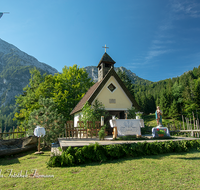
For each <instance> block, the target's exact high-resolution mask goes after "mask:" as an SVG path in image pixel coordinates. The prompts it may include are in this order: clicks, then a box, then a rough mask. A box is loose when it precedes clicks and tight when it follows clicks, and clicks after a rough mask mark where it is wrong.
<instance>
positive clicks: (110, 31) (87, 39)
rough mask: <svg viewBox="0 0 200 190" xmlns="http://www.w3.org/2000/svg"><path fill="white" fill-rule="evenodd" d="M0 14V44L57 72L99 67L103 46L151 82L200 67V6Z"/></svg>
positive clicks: (56, 0)
mask: <svg viewBox="0 0 200 190" xmlns="http://www.w3.org/2000/svg"><path fill="white" fill-rule="evenodd" d="M0 12H10V14H4V15H3V17H2V18H1V19H0V38H1V39H2V40H5V41H7V42H8V43H11V44H13V45H15V46H16V47H18V48H19V49H20V50H22V51H24V52H26V53H28V54H29V55H32V56H34V57H35V58H36V59H38V60H39V61H41V62H44V63H46V64H48V65H50V66H52V67H54V68H56V69H57V70H58V71H59V72H61V71H62V68H63V67H64V66H65V65H66V66H68V67H69V66H72V65H74V64H77V65H79V66H80V67H86V66H97V65H98V63H99V61H100V59H101V57H102V55H103V54H104V49H103V48H102V46H104V45H105V44H106V45H107V46H108V47H109V49H107V53H108V54H109V55H110V56H111V57H112V58H113V59H114V60H115V61H116V64H115V66H116V67H120V66H123V67H126V68H127V69H130V70H131V71H132V72H134V73H136V75H137V76H139V77H141V78H144V79H147V80H150V81H153V82H155V81H159V80H164V79H167V78H173V77H177V76H180V75H181V74H183V73H184V72H186V71H188V70H192V69H193V68H194V67H198V66H199V64H200V1H199V0H166V1H161V0H151V1H149V0H140V1H138V0H32V1H27V0H17V1H16V0H6V1H1V2H0Z"/></svg>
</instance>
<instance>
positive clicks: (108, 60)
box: [97, 52, 116, 67]
mask: <svg viewBox="0 0 200 190" xmlns="http://www.w3.org/2000/svg"><path fill="white" fill-rule="evenodd" d="M102 62H103V63H108V64H115V63H116V62H115V61H114V60H113V59H112V58H111V57H110V56H109V55H108V54H107V53H106V52H105V53H104V54H103V56H102V58H101V60H100V61H99V64H98V66H97V67H99V65H100V64H101V63H102Z"/></svg>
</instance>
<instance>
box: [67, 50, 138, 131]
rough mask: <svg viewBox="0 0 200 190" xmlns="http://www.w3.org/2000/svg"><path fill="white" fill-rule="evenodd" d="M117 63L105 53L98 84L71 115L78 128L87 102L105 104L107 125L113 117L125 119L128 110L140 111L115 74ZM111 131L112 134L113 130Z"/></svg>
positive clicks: (99, 67)
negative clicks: (132, 108) (96, 101)
mask: <svg viewBox="0 0 200 190" xmlns="http://www.w3.org/2000/svg"><path fill="white" fill-rule="evenodd" d="M115 63H116V62H115V61H114V60H113V59H112V58H111V57H110V56H109V55H108V54H107V53H106V51H105V53H104V54H103V56H102V58H101V60H100V61H99V64H98V65H97V68H98V82H96V83H95V84H94V85H93V86H92V87H91V88H90V89H89V90H88V91H87V92H86V94H85V95H84V97H83V98H82V99H81V100H80V101H79V103H78V104H77V105H76V107H75V108H74V109H73V110H72V112H71V113H70V115H74V126H75V127H76V126H77V121H79V117H80V115H81V110H82V108H83V106H84V104H85V103H86V102H87V101H88V103H89V104H90V105H92V104H93V102H94V101H95V100H96V99H98V101H99V102H102V103H103V105H104V107H105V109H106V110H107V111H108V112H109V116H108V118H105V123H107V125H109V122H108V121H109V120H110V119H111V118H112V116H115V117H117V118H119V119H124V118H125V112H126V111H127V110H128V109H130V108H131V107H135V108H136V109H139V105H138V104H137V102H136V101H135V99H134V98H133V96H132V95H131V93H130V92H129V90H128V89H127V88H126V86H125V85H124V83H123V82H122V80H121V79H120V77H119V76H118V75H117V73H116V72H115V70H114V64H115ZM108 127H109V126H108ZM110 131H111V132H112V130H110Z"/></svg>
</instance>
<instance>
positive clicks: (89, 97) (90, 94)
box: [70, 68, 139, 115]
mask: <svg viewBox="0 0 200 190" xmlns="http://www.w3.org/2000/svg"><path fill="white" fill-rule="evenodd" d="M111 76H114V77H115V79H116V80H117V82H118V83H119V85H120V86H121V88H122V89H123V91H124V92H125V93H126V95H127V96H128V98H129V99H130V101H131V102H132V105H133V106H134V107H135V108H137V109H139V105H138V104H137V102H136V101H135V99H134V98H133V96H132V95H131V93H130V92H129V90H128V89H127V88H126V86H125V85H124V83H123V82H122V80H121V79H120V77H119V76H118V75H117V73H116V72H115V70H114V68H111V69H110V70H109V71H108V73H107V74H106V75H105V77H104V78H103V79H102V80H101V81H99V82H97V83H95V84H94V85H93V86H92V87H91V88H90V89H89V90H88V91H87V92H86V94H85V95H84V96H83V98H82V99H81V100H80V102H79V103H78V104H77V105H76V107H75V108H74V109H73V110H72V112H71V113H70V115H72V114H75V113H77V112H79V111H81V109H82V108H83V106H84V104H85V103H86V102H87V101H88V103H89V104H92V102H93V101H94V99H95V98H96V97H97V95H98V94H99V92H100V91H101V89H102V88H103V87H104V86H105V84H106V82H107V81H108V80H109V78H110V77H111Z"/></svg>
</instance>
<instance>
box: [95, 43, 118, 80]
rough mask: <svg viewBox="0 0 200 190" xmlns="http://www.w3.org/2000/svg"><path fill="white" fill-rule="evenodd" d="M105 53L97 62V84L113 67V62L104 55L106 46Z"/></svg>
mask: <svg viewBox="0 0 200 190" xmlns="http://www.w3.org/2000/svg"><path fill="white" fill-rule="evenodd" d="M103 48H105V53H104V54H103V56H102V58H101V60H100V61H99V64H98V66H97V68H98V82H99V81H101V80H102V79H103V78H104V77H105V75H106V74H107V73H108V71H109V70H110V69H111V68H112V67H113V68H114V64H115V61H114V60H113V59H112V58H111V57H110V56H109V55H108V54H107V53H106V48H108V47H106V45H105V47H103Z"/></svg>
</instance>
